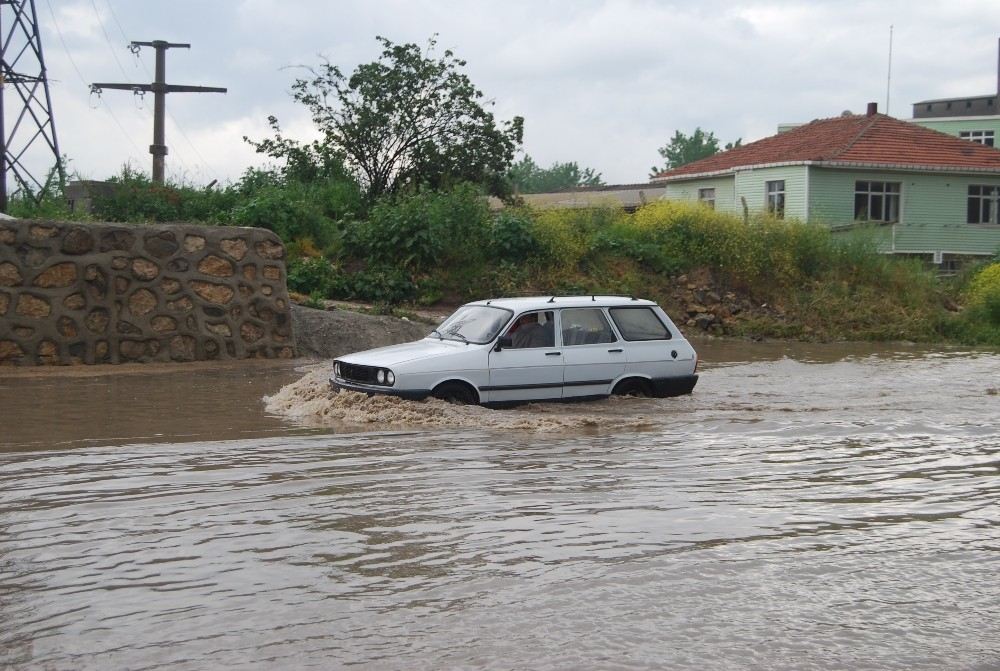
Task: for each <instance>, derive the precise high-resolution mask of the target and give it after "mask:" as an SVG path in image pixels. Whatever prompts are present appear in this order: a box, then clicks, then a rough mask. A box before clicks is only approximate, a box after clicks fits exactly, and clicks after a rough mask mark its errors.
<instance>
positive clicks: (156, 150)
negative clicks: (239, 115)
mask: <svg viewBox="0 0 1000 671" xmlns="http://www.w3.org/2000/svg"><path fill="white" fill-rule="evenodd" d="M131 46H132V47H152V48H153V49H154V50H155V51H156V77H155V78H154V80H153V83H152V84H124V83H105V82H98V83H93V84H91V85H90V88H91V90H92V91H100V90H102V89H117V90H120V91H132V92H133V93H134V92H136V91H144V92H152V93H153V94H154V105H153V144H151V145H149V153H151V154H152V155H153V182H154V183H157V184H163V181H164V172H165V170H164V168H165V158H166V155H167V145H166V140H165V137H166V136H165V133H164V120H165V117H166V97H167V94H168V93H225V92H226V89H225V88H221V87H215V86H188V85H182V84H167V82H166V80H165V76H166V75H165V72H166V59H167V50H168V49H173V48H182V49H189V48H190V47H191V45H190V44H180V43H178V44H174V43H171V42H166V41H165V40H154V41H152V42H135V41H133V42H132V43H131Z"/></svg>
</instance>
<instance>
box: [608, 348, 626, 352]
mask: <svg viewBox="0 0 1000 671" xmlns="http://www.w3.org/2000/svg"><path fill="white" fill-rule="evenodd" d="M608 351H609V352H624V351H625V350H623V349H622V348H621V347H616V348H615V349H609V350H608Z"/></svg>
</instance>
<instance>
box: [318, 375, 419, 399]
mask: <svg viewBox="0 0 1000 671" xmlns="http://www.w3.org/2000/svg"><path fill="white" fill-rule="evenodd" d="M330 387H332V388H333V389H335V390H338V391H339V390H345V391H359V392H361V393H362V394H382V395H383V396H398V397H399V398H405V399H407V400H409V401H422V400H424V399H425V398H427V397H428V396H430V395H431V391H430V389H396V388H394V387H386V386H382V385H374V384H361V383H359V382H348V381H347V380H339V379H337V378H336V377H331V378H330Z"/></svg>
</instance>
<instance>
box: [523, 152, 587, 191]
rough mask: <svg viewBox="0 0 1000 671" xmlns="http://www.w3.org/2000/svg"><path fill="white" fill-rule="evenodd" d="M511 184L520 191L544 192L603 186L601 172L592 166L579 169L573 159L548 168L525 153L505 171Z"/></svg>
mask: <svg viewBox="0 0 1000 671" xmlns="http://www.w3.org/2000/svg"><path fill="white" fill-rule="evenodd" d="M507 174H508V176H509V177H510V181H511V184H512V185H513V186H514V188H515V189H516V190H517V191H519V192H520V193H545V192H548V191H559V190H561V189H572V188H574V187H579V186H603V185H604V181H603V180H602V179H601V173H599V172H594V170H593V169H592V168H583V169H582V170H581V169H580V166H579V165H577V163H576V162H575V161H570V162H567V163H559V162H556V163H553V164H552V167H550V168H542V167H540V166H539V165H538V164H537V163H535V162H534V160H532V158H531V157H530V156H528V155H525V157H524V158H522V159H521V160H520V161H518V162H517V163H515V164H514V165H512V166H511V168H510V171H509V172H508V173H507Z"/></svg>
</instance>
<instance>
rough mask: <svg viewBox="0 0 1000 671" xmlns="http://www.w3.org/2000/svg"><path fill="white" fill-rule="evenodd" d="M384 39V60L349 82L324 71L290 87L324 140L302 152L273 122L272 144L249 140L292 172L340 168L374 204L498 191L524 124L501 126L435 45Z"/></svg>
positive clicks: (456, 62)
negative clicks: (411, 192)
mask: <svg viewBox="0 0 1000 671" xmlns="http://www.w3.org/2000/svg"><path fill="white" fill-rule="evenodd" d="M376 39H377V40H378V41H379V43H380V44H381V45H382V53H381V55H380V57H379V58H378V60H376V61H373V62H371V63H365V64H362V65H359V66H358V67H357V68H356V69H355V70H354V72H353V73H352V74H351V76H350V77H347V76H345V75H344V74H343V73H342V72H341V70H340V68H338V67H337V66H336V65H332V64H331V63H329V62H323V63H322V64H321V65H320V66H319V67H318V68H315V69H313V68H310V70H309V72H310V77H308V78H306V79H297V80H296V81H295V83H294V84H293V85H292V97H293V98H294V99H295V100H296V101H297V102H300V103H302V104H303V105H305V106H306V107H307V108H308V109H309V112H310V114H311V115H312V120H313V123H314V124H316V127H317V129H318V130H319V131H320V139H318V140H316V141H314V142H312V143H311V144H309V145H306V146H302V145H300V144H299V143H297V142H295V141H292V140H289V139H287V138H284V137H282V135H281V130H280V127H279V124H278V120H277V119H276V118H275V117H273V116H272V117H269V119H268V120H269V122H270V124H271V128H272V130H273V131H274V135H275V137H274V138H273V139H266V140H263V141H260V142H254V141H252V140H249V139H247V138H244V139H246V140H247V141H248V142H250V144H252V145H253V146H254V147H255V148H256V149H257V151H258V152H259V153H263V154H267V155H269V156H271V157H272V158H276V159H279V160H283V161H285V162H286V164H287V163H289V162H291V163H295V164H301V163H302V162H303V161H304V162H306V163H310V162H312V163H313V164H315V165H322V164H323V163H324V162H325V161H330V160H334V159H342V160H343V162H344V164H345V165H346V166H347V167H348V169H349V170H351V171H352V172H353V173H354V175H355V177H356V178H357V179H358V181H359V183H360V184H361V185H362V187H363V188H364V190H365V193H366V195H367V197H368V200H369V201H373V200H375V199H376V198H378V197H379V196H380V195H382V194H384V193H389V192H394V191H398V190H399V189H400V188H402V187H404V186H417V187H420V186H429V187H432V188H440V187H442V186H447V185H449V184H452V183H457V182H463V181H471V182H475V183H477V184H483V185H486V186H487V188H489V189H490V190H492V191H498V190H499V189H500V188H501V187H500V185H501V184H502V183H503V179H502V178H503V176H504V175H505V174H506V172H507V169H508V168H509V166H510V164H511V162H512V161H513V160H514V152H515V151H516V149H517V147H518V146H519V145H520V144H521V138H522V133H523V125H524V120H523V119H522V118H521V117H514V118H513V119H512V120H511V121H508V122H504V123H500V124H498V123H497V121H496V120H495V119H494V117H493V114H492V113H490V112H489V111H487V109H486V108H485V107H484V102H483V100H482V98H483V94H482V92H481V91H479V89H477V88H476V87H475V86H474V85H473V84H472V82H471V81H470V80H469V78H468V76H466V75H465V74H464V73H462V72H461V69H462V68H463V67H464V66H465V64H466V63H465V61H464V60H461V59H459V58H456V57H455V56H454V54H453V53H452V52H451V51H445V52H444V53H443V55H442V56H441V57H434V56H433V50H434V46H435V44H436V41H435V39H434V38H431V39H430V40H429V41H428V46H427V50H426V52H425V51H423V50H421V48H420V47H419V46H417V45H416V44H402V45H397V44H394V43H393V42H391V41H390V40H388V39H386V38H384V37H376ZM486 105H487V106H489V105H492V103H486ZM297 171H298V172H302V170H301V168H299V169H297Z"/></svg>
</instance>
